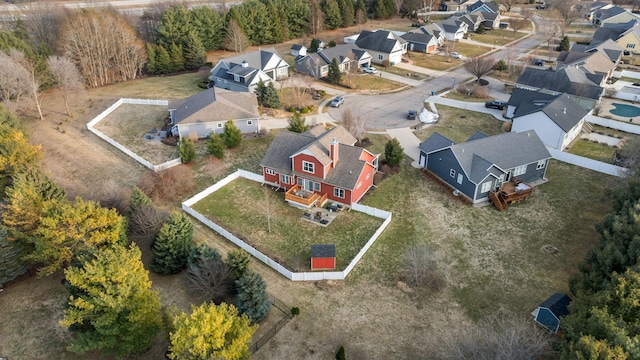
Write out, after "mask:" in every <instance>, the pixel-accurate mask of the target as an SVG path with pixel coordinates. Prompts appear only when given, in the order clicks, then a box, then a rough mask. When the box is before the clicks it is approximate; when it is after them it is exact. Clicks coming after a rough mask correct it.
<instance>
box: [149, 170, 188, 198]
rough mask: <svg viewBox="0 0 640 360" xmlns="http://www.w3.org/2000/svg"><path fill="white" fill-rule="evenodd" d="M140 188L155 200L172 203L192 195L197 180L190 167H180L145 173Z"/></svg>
mask: <svg viewBox="0 0 640 360" xmlns="http://www.w3.org/2000/svg"><path fill="white" fill-rule="evenodd" d="M138 186H139V187H140V189H142V190H143V191H144V192H145V193H147V194H149V196H150V197H151V198H153V199H154V200H156V201H157V200H164V201H166V202H169V203H171V202H175V201H178V200H181V199H183V198H185V197H186V196H187V195H188V194H190V193H191V192H192V190H193V187H194V186H195V180H194V177H193V170H191V168H190V167H188V166H185V165H178V166H174V167H171V168H169V169H167V170H164V171H161V172H159V173H154V172H147V173H145V175H144V176H143V178H142V181H141V182H140V184H138Z"/></svg>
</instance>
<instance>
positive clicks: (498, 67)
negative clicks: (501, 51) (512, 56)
mask: <svg viewBox="0 0 640 360" xmlns="http://www.w3.org/2000/svg"><path fill="white" fill-rule="evenodd" d="M496 70H498V71H500V72H503V71H505V70H507V64H506V63H505V62H504V59H500V60H498V62H497V63H496Z"/></svg>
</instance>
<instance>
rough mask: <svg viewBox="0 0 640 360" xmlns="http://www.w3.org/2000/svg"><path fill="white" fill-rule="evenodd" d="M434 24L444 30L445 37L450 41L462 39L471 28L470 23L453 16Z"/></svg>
mask: <svg viewBox="0 0 640 360" xmlns="http://www.w3.org/2000/svg"><path fill="white" fill-rule="evenodd" d="M434 24H435V25H436V26H437V27H438V28H440V30H442V32H443V33H444V36H445V38H446V39H447V40H449V41H456V40H460V39H462V38H463V37H464V34H466V33H467V31H468V30H469V25H468V24H467V23H466V22H464V21H462V20H458V19H455V18H452V17H450V18H448V19H446V20H442V21H438V22H436V23H434Z"/></svg>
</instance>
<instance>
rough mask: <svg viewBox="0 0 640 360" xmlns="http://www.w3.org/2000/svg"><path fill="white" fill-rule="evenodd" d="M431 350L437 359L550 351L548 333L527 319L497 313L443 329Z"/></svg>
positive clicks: (484, 359)
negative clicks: (471, 322)
mask: <svg viewBox="0 0 640 360" xmlns="http://www.w3.org/2000/svg"><path fill="white" fill-rule="evenodd" d="M436 341H437V346H434V350H436V352H437V353H438V358H439V359H456V360H457V359H474V360H494V359H510V360H536V359H546V358H547V357H548V356H549V355H550V354H551V353H552V348H551V337H550V336H549V334H548V333H547V332H545V331H544V330H542V329H539V328H538V327H536V326H535V325H534V323H533V322H532V321H531V320H530V319H526V318H523V317H521V316H519V315H516V314H510V313H507V314H505V313H500V314H497V315H494V316H493V317H489V318H485V319H480V320H479V321H478V322H477V323H475V324H472V325H469V326H464V325H462V324H460V323H458V324H457V325H454V326H451V327H448V328H447V329H444V330H443V331H442V332H441V333H440V336H439V337H438V339H437V340H436Z"/></svg>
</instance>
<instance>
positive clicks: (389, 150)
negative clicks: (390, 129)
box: [384, 139, 404, 166]
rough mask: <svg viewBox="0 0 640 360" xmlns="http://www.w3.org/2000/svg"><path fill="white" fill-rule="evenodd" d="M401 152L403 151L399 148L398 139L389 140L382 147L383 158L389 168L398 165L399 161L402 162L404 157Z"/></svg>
mask: <svg viewBox="0 0 640 360" xmlns="http://www.w3.org/2000/svg"><path fill="white" fill-rule="evenodd" d="M403 151H404V149H403V148H402V146H400V142H398V139H391V140H389V141H388V142H387V144H386V145H385V146H384V157H385V158H386V159H387V164H389V165H390V166H396V165H398V164H400V161H402V158H403V157H404V154H403Z"/></svg>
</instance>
